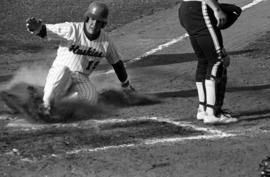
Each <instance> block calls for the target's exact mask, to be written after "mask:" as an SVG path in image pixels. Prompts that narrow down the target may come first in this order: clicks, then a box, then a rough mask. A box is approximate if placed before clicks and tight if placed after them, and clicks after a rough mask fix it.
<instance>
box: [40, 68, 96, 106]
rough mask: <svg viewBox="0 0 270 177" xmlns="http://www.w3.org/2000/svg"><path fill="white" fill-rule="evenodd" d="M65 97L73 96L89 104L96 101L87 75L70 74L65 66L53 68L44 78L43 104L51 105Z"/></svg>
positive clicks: (94, 91) (94, 92) (93, 88)
mask: <svg viewBox="0 0 270 177" xmlns="http://www.w3.org/2000/svg"><path fill="white" fill-rule="evenodd" d="M65 96H72V97H73V98H74V96H75V98H79V99H84V100H87V101H89V103H91V104H96V103H97V101H98V94H97V91H96V88H95V86H94V85H93V83H92V82H91V80H90V79H89V77H88V76H87V75H84V74H82V73H79V72H72V71H70V69H69V68H68V67H65V66H53V67H52V68H50V70H49V73H48V75H47V78H46V83H45V87H44V95H43V102H44V104H47V105H51V103H53V102H54V101H58V100H60V99H61V98H63V97H65Z"/></svg>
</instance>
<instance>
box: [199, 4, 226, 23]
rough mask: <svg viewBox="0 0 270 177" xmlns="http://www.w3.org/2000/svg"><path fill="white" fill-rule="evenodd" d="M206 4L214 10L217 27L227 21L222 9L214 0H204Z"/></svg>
mask: <svg viewBox="0 0 270 177" xmlns="http://www.w3.org/2000/svg"><path fill="white" fill-rule="evenodd" d="M204 1H205V2H206V4H207V5H208V6H209V7H210V8H211V9H212V10H213V11H214V15H215V17H216V19H217V27H222V26H223V25H225V23H226V22H227V16H226V14H225V13H224V12H223V11H222V9H221V7H220V5H219V3H218V2H217V1H216V0H204Z"/></svg>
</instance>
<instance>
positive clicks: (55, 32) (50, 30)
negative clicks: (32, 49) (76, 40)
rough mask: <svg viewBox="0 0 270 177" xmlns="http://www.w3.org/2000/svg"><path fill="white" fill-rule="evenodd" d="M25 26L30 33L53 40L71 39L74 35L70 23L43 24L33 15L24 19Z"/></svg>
mask: <svg viewBox="0 0 270 177" xmlns="http://www.w3.org/2000/svg"><path fill="white" fill-rule="evenodd" d="M26 28H27V30H28V31H29V32H30V33H31V34H35V35H37V36H39V37H42V38H45V37H46V38H48V39H53V40H62V39H67V40H72V38H73V35H74V28H73V25H72V23H58V24H44V23H42V20H41V19H39V20H37V19H36V18H34V17H32V18H28V19H27V20H26Z"/></svg>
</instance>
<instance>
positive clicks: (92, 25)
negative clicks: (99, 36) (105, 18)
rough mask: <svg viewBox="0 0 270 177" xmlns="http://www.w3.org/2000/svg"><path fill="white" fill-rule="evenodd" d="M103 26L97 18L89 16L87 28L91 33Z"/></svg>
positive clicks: (96, 31)
mask: <svg viewBox="0 0 270 177" xmlns="http://www.w3.org/2000/svg"><path fill="white" fill-rule="evenodd" d="M101 28H102V22H101V21H98V20H95V19H93V18H91V17H90V18H89V20H88V22H87V23H86V29H87V31H88V33H90V34H96V33H98V32H99V31H100V29H101Z"/></svg>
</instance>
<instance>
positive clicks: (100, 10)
mask: <svg viewBox="0 0 270 177" xmlns="http://www.w3.org/2000/svg"><path fill="white" fill-rule="evenodd" d="M108 15H109V9H108V7H107V5H106V4H104V3H102V2H97V1H94V2H92V3H91V4H90V5H89V7H88V9H87V11H86V12H85V14H84V17H85V18H89V17H91V18H93V19H95V20H98V21H101V22H104V23H107V20H108Z"/></svg>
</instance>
